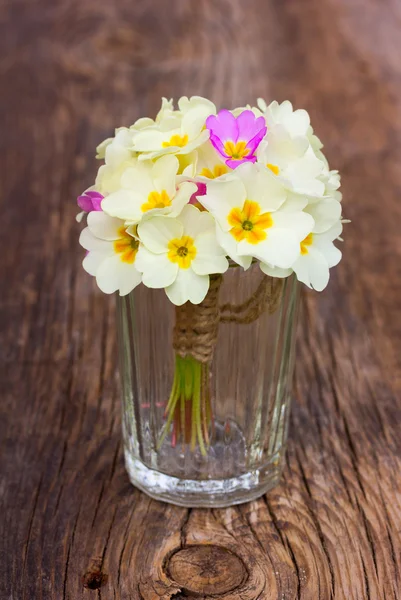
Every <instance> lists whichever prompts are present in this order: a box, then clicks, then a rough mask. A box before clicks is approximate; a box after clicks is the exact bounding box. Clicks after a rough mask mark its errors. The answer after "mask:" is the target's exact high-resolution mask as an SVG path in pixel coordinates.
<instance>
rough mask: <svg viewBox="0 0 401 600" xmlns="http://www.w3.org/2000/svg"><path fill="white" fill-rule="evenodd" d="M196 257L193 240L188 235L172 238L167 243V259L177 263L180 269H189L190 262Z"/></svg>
mask: <svg viewBox="0 0 401 600" xmlns="http://www.w3.org/2000/svg"><path fill="white" fill-rule="evenodd" d="M195 256H196V248H195V246H194V240H193V238H191V237H190V236H189V235H183V236H182V237H181V238H174V239H173V240H171V241H170V242H169V243H168V254H167V258H168V259H169V260H171V262H172V263H177V264H178V266H179V267H180V269H189V267H190V265H191V262H192V261H193V259H194V258H195Z"/></svg>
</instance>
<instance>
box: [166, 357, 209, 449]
mask: <svg viewBox="0 0 401 600" xmlns="http://www.w3.org/2000/svg"><path fill="white" fill-rule="evenodd" d="M165 415H166V418H167V420H166V423H165V424H164V427H163V430H162V433H161V436H160V439H159V442H158V445H157V449H159V448H160V447H161V445H162V444H163V442H164V440H165V438H166V436H167V435H168V433H169V432H170V429H171V426H172V438H171V443H172V445H173V446H175V445H176V444H177V443H179V442H181V443H182V445H184V444H190V447H191V450H192V451H193V450H194V449H195V447H196V445H197V444H198V445H199V449H200V451H201V453H202V455H203V456H205V455H206V454H207V447H208V446H209V443H210V440H209V429H210V426H211V425H212V424H211V418H212V415H211V410H210V394H209V365H206V364H203V363H201V362H200V361H198V360H196V359H195V358H193V357H192V356H189V355H188V356H186V357H185V358H182V357H181V356H179V355H178V354H177V355H176V360H175V372H174V380H173V385H172V389H171V394H170V397H169V399H168V402H167V406H166V411H165Z"/></svg>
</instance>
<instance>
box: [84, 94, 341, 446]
mask: <svg viewBox="0 0 401 600" xmlns="http://www.w3.org/2000/svg"><path fill="white" fill-rule="evenodd" d="M97 158H99V159H101V160H102V161H104V163H103V164H102V165H101V166H100V168H99V170H98V173H97V177H96V181H95V184H94V185H93V186H91V187H90V188H89V189H87V190H86V191H85V192H84V193H83V194H82V195H81V196H79V197H78V205H79V207H80V208H81V210H82V212H81V213H80V214H79V215H78V216H77V220H78V221H81V220H82V219H83V217H84V216H86V220H87V226H86V227H85V229H83V231H82V232H81V236H80V244H81V245H82V246H83V248H85V250H86V251H87V253H86V256H85V258H84V260H83V267H84V269H85V270H86V271H87V272H88V273H89V274H90V275H93V276H94V277H95V278H96V282H97V284H98V286H99V288H100V289H101V290H102V291H103V292H105V293H107V294H110V293H113V292H116V291H118V292H119V294H120V295H122V296H123V295H126V294H129V293H130V292H131V291H132V290H133V289H134V288H135V287H136V286H138V285H139V284H140V283H143V284H144V285H145V286H147V287H149V288H163V289H164V290H165V292H166V294H167V297H168V299H169V300H170V301H171V302H172V303H173V304H174V305H175V306H176V325H175V329H174V336H173V346H174V350H175V352H176V361H175V374H174V380H173V382H172V390H171V394H170V397H169V398H168V399H166V421H165V425H164V428H163V431H162V434H161V436H160V444H161V443H162V441H163V439H164V438H165V436H166V435H167V433H169V432H170V430H172V443H173V444H176V443H177V442H178V441H181V442H182V443H186V444H190V445H191V447H192V448H194V447H195V446H196V445H199V448H200V450H201V452H202V453H205V452H206V448H207V445H208V443H209V437H210V435H211V432H212V428H213V418H212V410H211V402H210V394H209V391H208V390H209V386H208V379H209V369H210V363H211V360H212V356H213V348H214V345H215V343H216V336H217V329H218V323H219V320H220V319H221V318H222V310H223V318H224V310H225V311H226V313H227V311H228V312H229V311H230V307H227V306H226V307H225V308H224V307H223V309H222V307H219V305H218V294H219V288H220V285H221V281H222V274H223V273H224V272H225V271H226V270H227V269H228V268H229V266H231V265H237V266H239V267H241V268H242V269H248V268H249V267H250V265H251V264H253V263H257V264H258V265H259V267H260V269H261V271H262V272H263V273H264V274H265V277H264V278H263V285H262V286H261V288H260V289H258V290H257V293H255V295H253V296H252V297H251V298H250V299H249V301H248V302H247V303H246V306H242V307H239V308H238V307H231V311H234V312H235V313H236V315H237V317H238V314H239V313H240V312H241V314H243V315H246V316H245V317H243V320H242V321H239V322H244V323H245V322H250V320H253V319H255V318H257V315H258V314H260V311H261V310H264V309H265V307H266V306H267V304H266V303H270V308H269V310H271V311H272V310H274V304H275V299H277V297H278V296H279V294H280V289H281V288H280V284H281V282H282V280H283V278H285V277H289V276H290V275H292V274H293V273H294V274H295V276H296V277H297V278H298V279H299V281H301V282H303V283H304V284H306V285H307V286H308V287H310V288H313V289H315V290H317V291H320V290H323V289H324V288H325V287H326V285H327V283H328V281H329V269H330V268H331V267H333V266H335V265H337V263H338V262H339V261H340V259H341V252H340V250H339V249H338V248H337V247H336V246H335V245H334V241H335V240H339V239H341V238H340V237H339V236H340V235H341V232H342V225H343V223H344V220H343V219H342V217H341V212H342V211H341V193H340V192H339V187H340V176H339V174H338V172H337V171H332V170H330V169H329V165H328V162H327V160H326V158H325V156H324V154H323V153H322V143H321V142H320V140H319V139H318V137H316V135H315V134H314V132H313V129H312V127H311V125H310V120H309V116H308V113H307V112H306V111H305V110H293V107H292V105H291V103H290V102H288V101H285V102H283V103H282V104H278V103H277V102H272V103H271V104H270V105H269V106H267V105H266V103H265V101H264V100H262V99H259V100H258V102H257V107H250V106H246V107H243V108H236V109H234V110H232V111H229V110H221V111H220V112H217V111H216V107H215V105H214V104H213V103H212V102H210V101H209V100H207V99H205V98H201V97H197V96H194V97H192V98H189V99H188V98H187V97H182V98H180V100H179V101H178V109H176V108H175V107H174V105H173V101H172V100H166V99H165V98H163V101H162V106H161V109H160V111H159V113H158V114H157V116H156V118H155V120H153V119H150V118H141V119H139V120H138V121H136V122H135V123H134V124H133V125H132V126H131V127H128V128H127V127H121V128H119V129H117V130H116V131H115V135H114V137H112V138H109V139H106V140H105V141H104V142H102V143H101V144H100V145H99V146H98V148H97ZM225 318H226V319H230V316H229V315H228V316H227V314H225Z"/></svg>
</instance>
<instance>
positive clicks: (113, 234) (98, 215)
mask: <svg viewBox="0 0 401 600" xmlns="http://www.w3.org/2000/svg"><path fill="white" fill-rule="evenodd" d="M122 225H124V221H122V220H121V219H117V218H115V217H110V216H109V215H107V214H105V213H104V212H103V211H100V212H97V211H92V212H90V213H89V214H88V227H89V229H90V231H91V233H93V235H94V236H96V237H98V238H100V239H101V240H117V239H118V238H119V237H121V236H120V235H119V233H118V230H119V229H120V228H121V226H122Z"/></svg>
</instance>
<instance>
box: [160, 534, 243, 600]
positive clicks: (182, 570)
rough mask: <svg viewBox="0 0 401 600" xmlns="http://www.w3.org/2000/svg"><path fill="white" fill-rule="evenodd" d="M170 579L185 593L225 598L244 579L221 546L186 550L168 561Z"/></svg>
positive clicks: (238, 565) (235, 558) (240, 564)
mask: <svg viewBox="0 0 401 600" xmlns="http://www.w3.org/2000/svg"><path fill="white" fill-rule="evenodd" d="M168 572H169V576H170V578H171V579H173V580H174V581H175V583H177V584H178V585H179V586H180V587H181V589H182V590H183V591H185V592H191V593H193V594H213V597H215V596H218V595H220V594H221V595H222V594H226V593H227V592H231V591H232V590H235V589H236V588H238V587H240V586H241V585H242V584H243V583H244V582H245V581H246V579H247V578H248V573H247V570H246V568H245V565H244V563H243V562H242V560H241V559H240V558H239V557H238V556H237V555H236V554H233V553H232V552H230V550H227V549H226V548H222V547H221V546H206V545H205V546H190V547H189V548H185V549H183V550H179V551H178V552H176V553H175V554H173V556H172V557H171V558H170V561H169V563H168Z"/></svg>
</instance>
